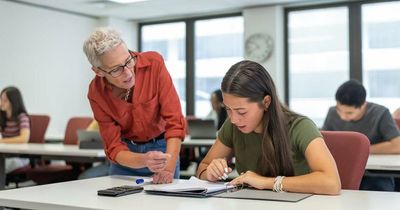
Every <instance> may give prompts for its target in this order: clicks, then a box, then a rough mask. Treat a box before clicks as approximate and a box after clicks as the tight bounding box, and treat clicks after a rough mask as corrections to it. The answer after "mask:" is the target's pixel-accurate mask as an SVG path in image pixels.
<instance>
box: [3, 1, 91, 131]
mask: <svg viewBox="0 0 400 210" xmlns="http://www.w3.org/2000/svg"><path fill="white" fill-rule="evenodd" d="M97 24H98V20H97V19H95V18H90V17H84V16H78V15H73V14H67V13H62V12H57V11H51V10H47V9H41V8H37V7H31V6H26V5H22V4H16V3H11V2H3V1H0V26H1V27H0V89H3V88H4V87H6V86H9V85H14V86H17V87H18V88H19V89H20V90H21V92H22V94H23V98H24V101H25V106H26V107H27V109H28V112H29V113H44V114H48V115H50V117H51V120H50V124H49V128H48V130H47V134H46V137H48V138H49V137H50V138H53V137H56V138H62V137H63V136H64V131H65V127H66V123H67V120H68V119H69V118H70V117H73V116H92V113H91V109H90V107H89V103H88V100H87V97H86V94H87V89H88V83H89V81H90V80H91V79H92V77H93V74H92V72H91V71H90V66H89V64H88V62H87V61H86V58H85V56H84V53H83V51H82V44H83V41H84V40H85V38H86V37H87V36H88V35H89V34H90V32H91V31H92V30H93V28H95V27H96V26H97Z"/></svg>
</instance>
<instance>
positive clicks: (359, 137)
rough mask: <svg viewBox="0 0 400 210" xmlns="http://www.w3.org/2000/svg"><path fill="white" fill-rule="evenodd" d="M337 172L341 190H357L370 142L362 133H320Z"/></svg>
mask: <svg viewBox="0 0 400 210" xmlns="http://www.w3.org/2000/svg"><path fill="white" fill-rule="evenodd" d="M321 134H322V136H323V137H324V140H325V143H326V145H327V146H328V148H329V150H330V152H331V153H332V156H333V158H334V159H335V161H336V165H337V168H338V171H339V176H340V181H341V182H342V189H351V190H358V189H359V188H360V183H361V179H362V177H363V175H364V172H365V166H366V164H367V160H368V156H369V148H370V142H369V140H368V137H367V136H365V135H364V134H362V133H358V132H352V131H321Z"/></svg>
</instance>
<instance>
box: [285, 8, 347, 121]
mask: <svg viewBox="0 0 400 210" xmlns="http://www.w3.org/2000/svg"><path fill="white" fill-rule="evenodd" d="M287 27H288V73H289V75H288V78H289V106H290V108H291V109H292V110H293V111H296V112H298V113H301V114H303V115H305V116H308V117H310V118H311V119H312V120H313V121H314V122H315V123H316V124H317V126H322V124H323V121H324V119H325V116H326V113H327V111H328V108H329V107H330V106H332V105H334V104H335V99H334V96H335V92H336V89H337V87H338V86H339V85H340V84H341V83H343V82H344V81H346V80H348V79H349V47H348V27H349V23H348V9H347V7H333V8H324V9H309V10H301V11H293V12H289V13H288V26H287Z"/></svg>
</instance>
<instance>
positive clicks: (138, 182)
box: [134, 179, 144, 184]
mask: <svg viewBox="0 0 400 210" xmlns="http://www.w3.org/2000/svg"><path fill="white" fill-rule="evenodd" d="M134 180H135V182H136V184H142V183H144V179H134Z"/></svg>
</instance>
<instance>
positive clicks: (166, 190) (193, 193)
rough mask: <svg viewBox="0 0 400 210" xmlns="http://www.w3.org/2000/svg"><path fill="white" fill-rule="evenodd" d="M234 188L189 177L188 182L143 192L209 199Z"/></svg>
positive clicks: (146, 189)
mask: <svg viewBox="0 0 400 210" xmlns="http://www.w3.org/2000/svg"><path fill="white" fill-rule="evenodd" d="M233 188H235V186H233V185H226V184H224V183H213V182H208V181H204V180H200V179H198V178H196V177H191V178H190V179H189V180H179V181H176V182H174V183H172V184H161V185H151V186H146V187H145V189H144V191H145V192H146V193H149V194H156V195H174V196H187V197H209V196H213V195H216V194H219V193H223V192H226V191H228V190H230V189H233Z"/></svg>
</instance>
